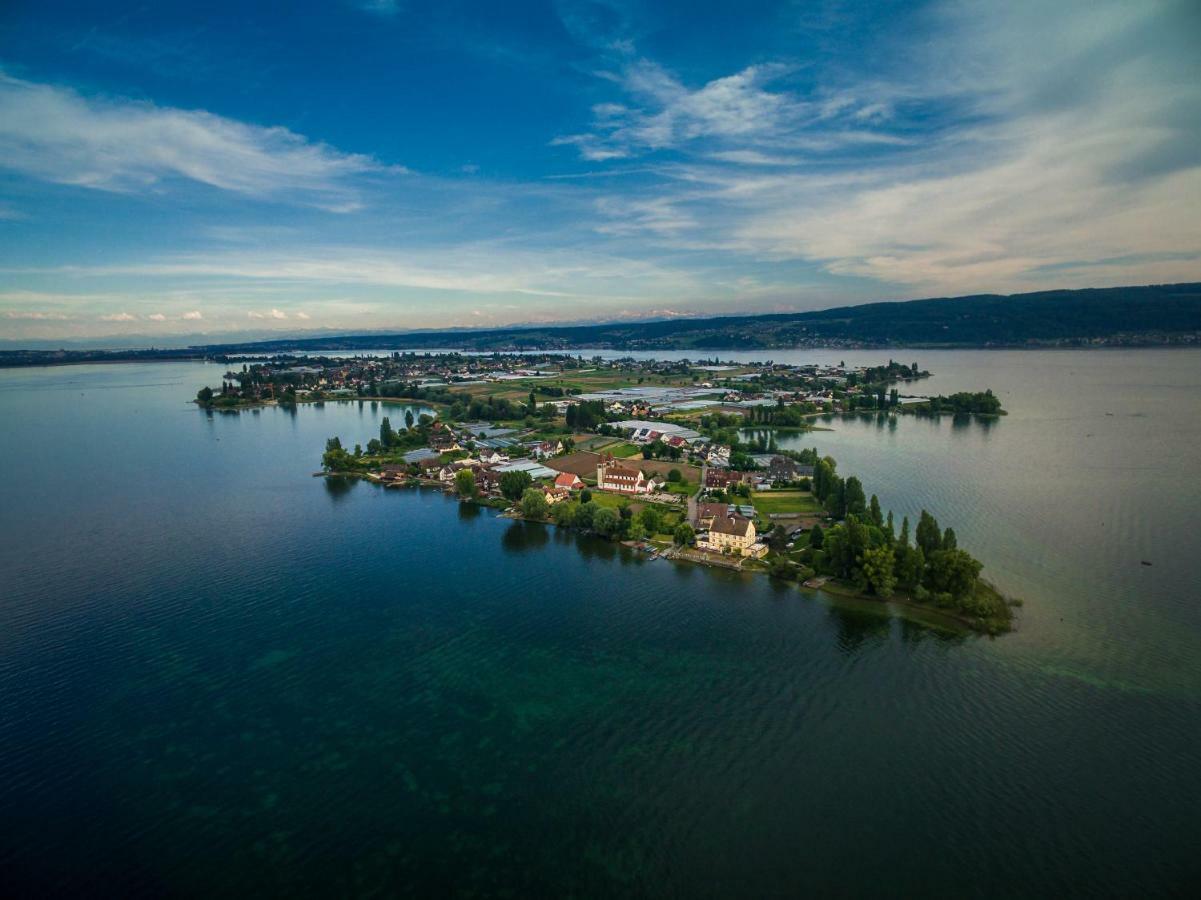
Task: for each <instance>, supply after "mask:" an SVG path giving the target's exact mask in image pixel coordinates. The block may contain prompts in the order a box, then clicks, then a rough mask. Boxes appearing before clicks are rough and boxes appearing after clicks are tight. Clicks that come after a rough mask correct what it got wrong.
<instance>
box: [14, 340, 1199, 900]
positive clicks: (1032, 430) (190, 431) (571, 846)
mask: <svg viewBox="0 0 1201 900" xmlns="http://www.w3.org/2000/svg"><path fill="white" fill-rule="evenodd" d="M910 355H911V356H913V357H914V358H916V359H918V360H919V361H920V362H921V363H922V365H923V366H926V367H928V368H930V369H932V370H933V371H935V372H936V378H935V379H933V380H932V381H931V382H928V383H927V384H926V385H923V387H927V386H928V387H929V389H930V390H938V391H942V392H947V391H950V390H956V389H959V388H960V387H965V388H966V387H971V388H978V387H984V386H991V387H993V389H994V390H996V391H997V392H998V393H999V394H1001V396H1002V398H1003V400H1004V402H1005V405H1006V406H1007V407H1008V408H1009V409H1011V410H1012V411H1013V412H1012V414H1011V415H1010V416H1008V417H1006V418H1005V419H1003V420H1001V421H999V422H997V423H994V424H992V425H990V426H982V425H979V424H971V423H969V424H956V423H955V422H953V421H952V420H950V419H943V420H940V421H937V422H935V421H931V420H917V419H910V418H902V419H901V420H899V421H898V422H896V423H889V422H887V421H884V422H879V423H877V421H876V420H875V419H874V418H869V419H863V420H838V421H831V422H829V423H827V427H830V428H833V429H835V430H833V431H830V432H818V433H815V434H810V435H806V436H804V437H803V438H802V439H801V443H803V444H805V445H810V446H812V445H816V446H818V448H819V449H820V450H821V451H822V452H828V453H831V454H833V455H834V456H836V457H837V458H838V459H839V461H840V466H841V468H842V469H843V470H844V471H845V472H853V473H857V474H859V475H860V476H861V477H862V478H863V479H864V481H865V483H866V484H867V486H868V488H869V490H874V491H876V492H877V493H879V495H880V498H881V500H882V501H883V502H884V503H885V505H886V506H891V507H892V508H893V509H894V510H896V512H897V513H898V516H899V515H900V514H901V513H902V512H908V513H910V514H912V513H913V512H914V511H916V510H917V509H918V508H920V506H921V505H923V504H924V505H928V506H929V507H930V508H932V509H933V510H934V511H935V512H936V513H937V514H938V515H939V517H940V519H941V520H942V522H943V524H944V525H952V526H954V527H955V529H956V531H957V532H958V534H959V537H960V541H961V543H962V544H964V545H967V546H970V547H971V548H972V549H973V550H974V551H975V552H976V553H977V555H978V556H980V557H981V558H982V559H983V560H984V561H985V563H986V565H987V568H988V572H989V573H990V574H991V575H992V577H993V578H994V580H996V581H997V582H998V583H999V584H1000V585H1001V586H1002V587H1003V588H1005V589H1006V590H1008V591H1011V592H1014V593H1017V594H1019V595H1021V596H1022V597H1024V599H1025V600H1026V605H1025V607H1024V608H1023V609H1022V610H1021V612H1020V617H1019V628H1018V631H1017V632H1016V633H1014V634H1012V635H1008V636H1006V637H1004V638H1002V639H1000V640H988V639H981V638H975V637H969V638H963V637H953V636H949V635H944V634H940V633H937V632H934V631H930V630H927V629H923V628H921V627H920V626H917V625H913V624H909V623H906V622H904V621H901V620H899V619H894V618H890V617H888V616H887V615H881V614H877V613H874V612H872V611H861V610H852V609H847V608H843V607H840V606H838V605H837V604H834V603H832V602H829V601H827V600H826V599H825V598H822V597H820V596H814V595H809V594H804V593H801V592H799V591H797V590H796V589H794V588H787V587H782V586H779V585H775V584H772V583H771V582H769V581H768V580H766V579H762V578H753V577H750V576H740V575H735V574H732V573H727V572H720V571H710V570H705V569H697V568H691V567H684V566H679V567H677V566H674V565H673V564H670V563H667V562H662V561H660V562H654V563H650V562H646V561H645V560H643V559H641V558H638V557H635V556H632V555H630V554H628V553H626V552H625V551H623V550H622V549H620V548H618V547H615V546H613V545H610V544H606V543H603V542H598V541H594V540H589V539H583V538H579V537H577V536H575V535H572V534H569V533H563V532H556V531H555V530H553V529H550V528H544V527H540V526H532V525H525V524H522V523H513V522H510V521H507V520H503V519H499V518H496V517H495V516H494V515H493V514H492V513H491V512H489V511H483V510H476V509H474V508H471V507H462V506H459V505H458V504H456V503H454V502H453V501H450V500H448V499H447V498H445V497H443V496H442V495H441V494H439V493H437V492H434V491H428V490H423V491H385V490H382V489H378V488H375V487H373V486H371V485H367V484H360V483H348V484H339V483H335V482H329V481H326V480H324V479H316V478H312V477H310V475H311V472H312V471H313V470H314V469H315V468H316V467H317V461H318V459H319V456H320V451H321V448H322V446H323V443H324V440H325V438H326V437H328V436H329V435H331V434H335V433H336V434H339V435H340V436H342V438H343V440H344V442H346V441H350V442H352V443H353V442H354V441H363V442H365V441H366V440H367V439H368V438H369V437H371V436H372V435H373V434H375V433H376V431H377V430H378V422H379V417H380V416H381V415H383V414H390V415H392V417H393V421H395V420H396V417H397V416H398V415H401V416H402V415H403V412H400V411H398V408H397V407H391V408H384V407H379V408H373V407H372V406H371V404H363V405H362V406H360V405H359V404H358V403H347V404H333V403H329V404H326V405H325V406H324V407H302V408H301V409H299V410H297V411H295V412H294V413H289V412H285V411H283V410H277V409H272V410H263V411H261V412H256V413H249V412H248V413H242V414H234V415H213V416H209V415H205V414H204V413H202V412H200V411H198V410H195V409H194V408H192V407H191V406H190V405H188V404H187V403H186V402H185V401H186V399H187V398H188V397H190V396H192V395H193V394H194V392H195V390H196V388H197V387H198V386H199V385H200V384H201V383H203V382H205V381H213V380H215V378H216V376H217V374H218V372H219V370H218V369H216V368H213V367H204V366H201V365H198V364H163V365H145V366H138V365H115V366H103V367H72V368H57V369H45V370H23V371H19V372H4V373H0V421H3V422H4V428H3V429H0V453H2V458H3V459H4V460H5V462H6V467H7V469H8V472H7V474H8V477H7V478H6V479H4V481H3V482H0V579H2V580H0V747H2V748H3V752H2V753H0V834H2V835H3V839H2V841H0V883H3V884H5V885H7V886H8V890H7V891H6V893H22V892H26V893H37V894H40V895H45V894H50V893H59V894H62V893H72V892H90V893H97V892H101V891H103V892H105V893H114V894H115V893H121V894H124V895H129V896H133V895H145V896H150V895H154V896H161V895H164V894H167V895H178V896H213V895H215V894H221V895H225V894H231V893H241V894H268V895H281V894H287V895H312V896H324V895H328V894H331V893H340V894H346V893H351V894H361V895H373V894H374V895H391V894H410V895H419V896H438V895H445V894H475V895H496V894H500V895H508V896H533V895H545V894H554V895H578V896H598V895H612V894H621V895H625V896H636V895H657V896H664V895H666V896H690V897H691V896H731V895H736V896H781V895H788V896H795V895H797V894H801V893H810V894H815V895H822V896H828V895H841V896H878V895H881V894H884V895H911V894H920V895H926V896H954V897H961V896H1007V897H1008V896H1051V895H1054V896H1090V897H1091V896H1131V895H1139V896H1168V895H1173V894H1185V893H1186V892H1187V891H1188V888H1187V885H1188V884H1190V883H1193V884H1195V883H1196V882H1197V880H1198V877H1199V876H1201V861H1199V858H1198V855H1197V853H1196V847H1197V845H1198V840H1199V839H1201V825H1199V824H1198V822H1199V818H1198V815H1197V810H1198V808H1199V804H1201V775H1199V772H1201V768H1199V766H1198V764H1199V763H1201V751H1199V750H1198V747H1199V746H1201V715H1199V714H1201V610H1199V608H1198V606H1199V601H1201V583H1199V576H1198V569H1197V566H1196V562H1195V560H1196V556H1197V550H1198V549H1199V547H1201V544H1199V541H1198V538H1197V536H1196V525H1197V519H1198V516H1197V514H1196V508H1197V503H1198V500H1199V499H1201V496H1199V495H1201V490H1199V489H1198V484H1201V454H1198V453H1197V451H1196V447H1197V445H1198V438H1199V437H1201V424H1199V422H1201V419H1199V417H1198V413H1201V408H1199V401H1198V399H1197V398H1199V397H1201V353H1197V352H1193V351H1179V352H1176V351H1164V352H1149V353H1137V352H1130V353H1126V352H1115V353H1109V352H1093V353H1087V352H1060V353H1042V352H1037V353H1035V352H1031V353H971V352H946V353H941V354H939V353H934V352H930V351H917V352H915V353H911V354H910ZM770 356H772V358H775V359H783V358H785V357H786V354H782V353H780V352H775V353H773V354H770ZM795 356H796V357H797V358H799V359H815V358H819V357H820V356H821V354H814V353H798V354H795ZM833 356H835V357H841V358H847V360H848V362H850V361H852V358H856V360H857V359H858V358H859V357H862V358H865V359H866V358H870V359H871V360H872V361H876V360H878V359H880V358H881V355H880V354H875V355H871V354H851V353H849V352H848V353H835V354H833ZM906 359H908V357H906ZM1143 559H1146V560H1148V561H1150V562H1152V563H1153V565H1152V566H1150V567H1147V566H1143V565H1141V560H1143Z"/></svg>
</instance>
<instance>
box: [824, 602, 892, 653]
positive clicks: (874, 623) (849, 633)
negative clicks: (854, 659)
mask: <svg viewBox="0 0 1201 900" xmlns="http://www.w3.org/2000/svg"><path fill="white" fill-rule="evenodd" d="M827 616H828V618H829V619H830V621H831V622H832V623H833V625H834V629H835V644H836V645H837V647H838V649H839V651H840V652H841V653H843V654H844V655H846V656H854V655H856V654H857V653H859V651H860V650H862V649H863V647H864V645H871V646H878V645H880V644H883V643H884V642H885V641H886V640H888V636H889V634H890V633H891V632H892V617H891V616H890V615H889V614H888V612H887V610H886V609H885V608H883V607H881V611H880V612H879V613H875V612H865V611H861V610H852V609H846V608H844V607H841V606H831V607H830V608H829V611H828V613H827Z"/></svg>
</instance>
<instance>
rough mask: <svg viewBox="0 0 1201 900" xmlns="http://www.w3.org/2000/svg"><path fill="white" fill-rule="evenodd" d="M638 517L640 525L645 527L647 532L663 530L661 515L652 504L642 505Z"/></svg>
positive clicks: (654, 532)
mask: <svg viewBox="0 0 1201 900" xmlns="http://www.w3.org/2000/svg"><path fill="white" fill-rule="evenodd" d="M638 518H639V519H641V520H642V527H643V528H645V529H646V532H647V534H658V533H659V532H660V531H662V530H663V515H662V513H660V512H659V510H658V509H656V508H655V507H653V506H644V507H642V512H640V513H638Z"/></svg>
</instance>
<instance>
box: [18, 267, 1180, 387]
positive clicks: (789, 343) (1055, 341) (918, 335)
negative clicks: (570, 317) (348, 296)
mask: <svg viewBox="0 0 1201 900" xmlns="http://www.w3.org/2000/svg"><path fill="white" fill-rule="evenodd" d="M6 343H7V344H8V345H9V346H11V345H12V344H13V343H15V342H6ZM31 343H32V342H31ZM37 343H38V344H41V346H42V347H43V348H44V347H45V342H37ZM148 343H149V339H148ZM172 345H174V346H172ZM1160 345H1196V346H1201V283H1189V284H1155V285H1147V286H1145V287H1114V288H1090V289H1087V290H1074V291H1041V292H1039V293H1034V294H1012V295H1009V296H1003V295H999V294H979V295H975V296H971V297H949V298H943V299H937V300H906V301H897V302H890V303H868V304H865V305H863V306H843V307H839V308H837V309H826V310H818V311H815V312H803V313H782V314H770V315H753V316H719V317H713V318H704V319H686V318H676V319H653V320H652V319H643V320H639V321H624V322H610V323H605V324H599V325H545V326H542V325H537V326H529V325H527V326H517V325H513V326H509V327H506V328H493V329H487V330H483V329H470V328H457V329H448V330H444V331H407V332H401V333H396V334H387V333H379V332H373V333H369V334H351V335H347V334H342V335H339V334H336V333H332V334H331V333H329V332H325V333H323V334H321V335H320V336H313V335H311V334H310V335H307V336H303V337H297V336H293V337H288V338H271V339H267V340H252V341H245V340H242V341H240V342H237V343H235V342H228V343H222V344H202V345H192V346H187V347H184V346H180V345H179V344H178V343H176V342H175V341H172V342H171V344H167V345H166V346H164V344H163V343H159V345H158V348H157V349H136V348H132V347H131V348H129V349H120V348H118V347H113V346H112V345H111V344H110V348H109V349H104V350H100V349H83V348H80V349H70V348H69V346H68V345H64V346H63V347H61V348H58V349H49V348H46V349H34V347H33V346H29V347H26V348H23V349H22V348H14V349H11V350H10V349H0V368H4V367H11V366H37V365H54V364H58V363H80V362H112V361H119V360H144V361H150V360H171V359H174V360H179V359H202V358H206V357H214V356H225V355H231V354H269V353H286V352H293V351H303V352H310V353H320V352H322V351H339V350H341V351H348V350H349V351H354V350H438V349H448V350H477V351H489V350H551V351H555V350H564V351H567V350H571V351H574V350H587V349H612V350H685V351H698V352H702V351H703V352H710V351H715V350H773V349H784V348H789V347H798V348H806V347H845V348H854V347H864V348H888V347H1080V346H1090V347H1091V346H1110V347H1113V346H1118V347H1147V346H1160Z"/></svg>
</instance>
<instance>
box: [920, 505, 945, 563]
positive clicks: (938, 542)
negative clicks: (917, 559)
mask: <svg viewBox="0 0 1201 900" xmlns="http://www.w3.org/2000/svg"><path fill="white" fill-rule="evenodd" d="M916 541H917V545H918V546H919V547H921V548H922V553H924V554H925V555H926V558H927V559H929V558H930V555H931V554H932V553H934V552H935V551H937V550H941V549H942V534H941V533H939V530H938V520H937V519H936V518H934V516H932V515H930V514H929V513H928V512H926V511H925V510H924V509H923V510H922V514H921V517H920V518H919V519H918V520H917V535H916Z"/></svg>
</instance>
